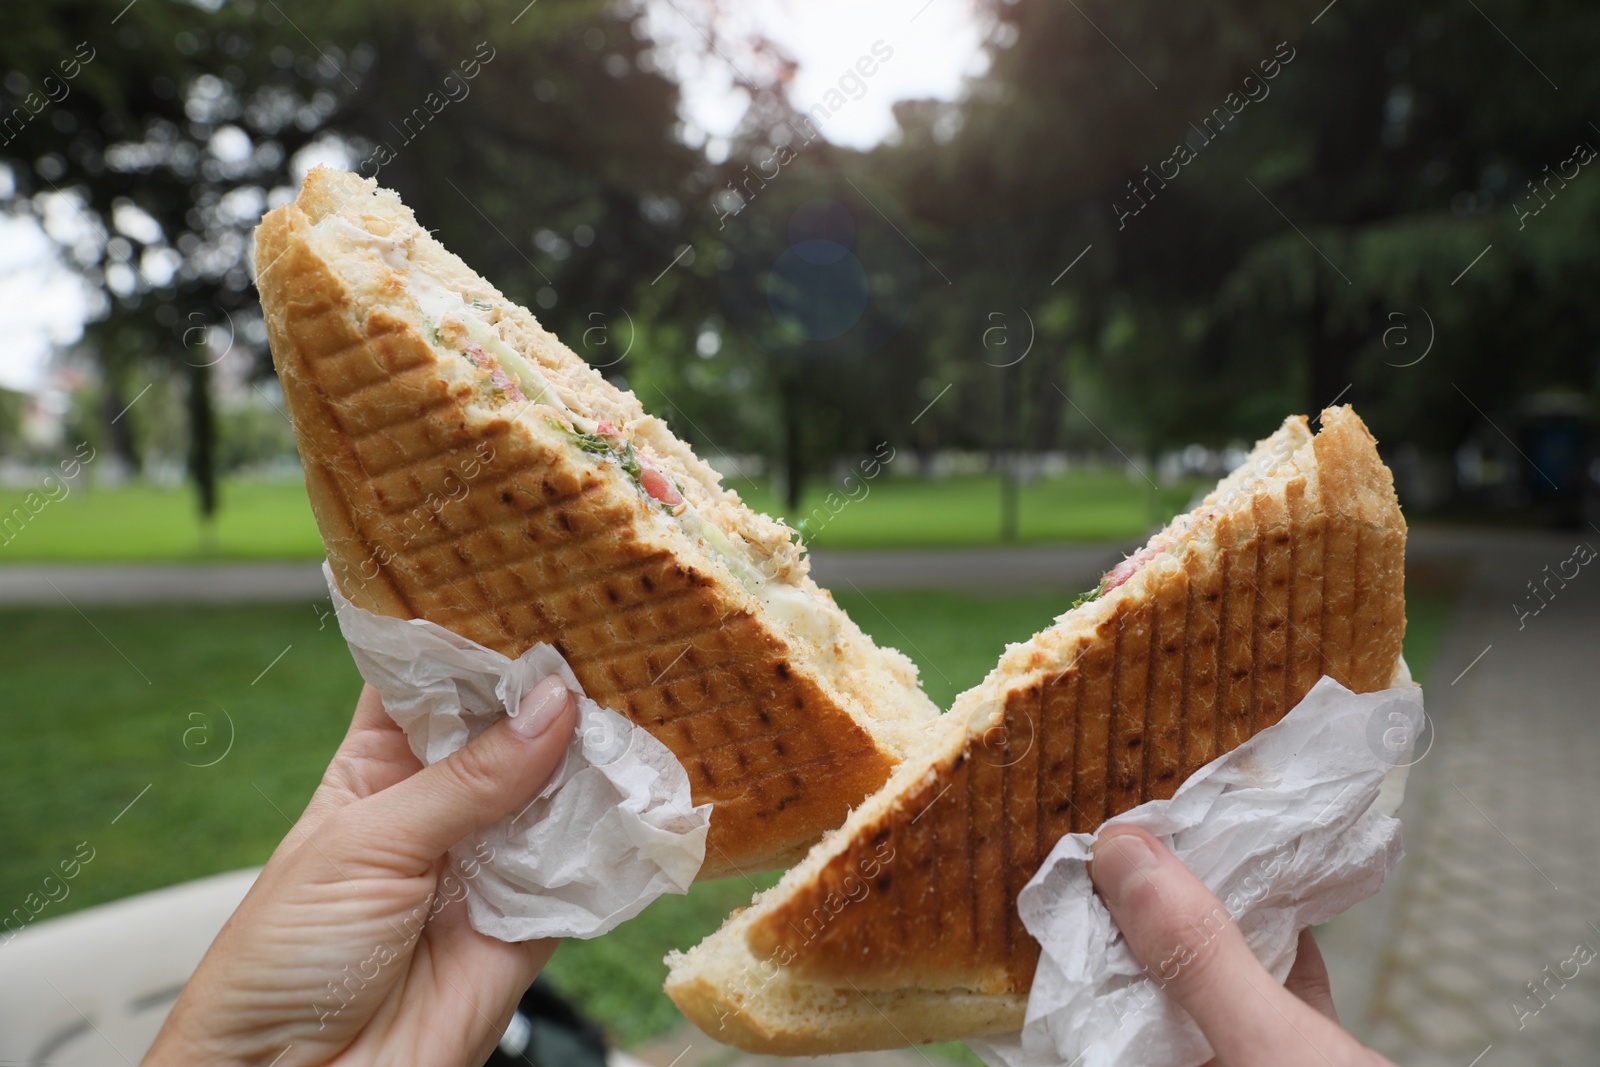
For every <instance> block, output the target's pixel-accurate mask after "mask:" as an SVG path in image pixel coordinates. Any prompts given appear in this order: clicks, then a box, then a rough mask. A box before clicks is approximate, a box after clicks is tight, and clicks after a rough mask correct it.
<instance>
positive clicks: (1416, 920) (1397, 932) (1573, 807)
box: [1336, 530, 1600, 1067]
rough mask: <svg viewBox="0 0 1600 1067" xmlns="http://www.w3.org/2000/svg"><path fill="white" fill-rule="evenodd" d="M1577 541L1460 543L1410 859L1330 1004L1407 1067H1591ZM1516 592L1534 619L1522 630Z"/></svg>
mask: <svg viewBox="0 0 1600 1067" xmlns="http://www.w3.org/2000/svg"><path fill="white" fill-rule="evenodd" d="M1580 542H1587V543H1588V544H1589V545H1592V546H1594V547H1595V548H1596V549H1600V531H1593V530H1589V531H1585V532H1584V533H1582V534H1577V533H1575V534H1571V535H1565V536H1554V535H1551V536H1526V535H1524V536H1519V537H1514V538H1511V537H1489V538H1484V537H1478V538H1476V539H1474V538H1470V537H1464V538H1463V539H1462V541H1461V543H1460V545H1459V546H1458V547H1462V548H1466V549H1468V550H1469V551H1470V552H1471V555H1472V560H1473V565H1472V572H1471V577H1470V580H1469V585H1468V588H1467V590H1466V592H1465V594H1464V601H1463V605H1462V610H1461V612H1460V615H1459V616H1458V621H1457V623H1456V626H1455V628H1454V631H1453V633H1452V634H1451V635H1450V637H1449V638H1448V640H1447V642H1446V644H1445V646H1444V647H1443V648H1442V649H1441V651H1440V654H1439V656H1438V657H1437V661H1436V664H1435V667H1434V670H1433V676H1432V677H1431V678H1428V679H1425V680H1424V685H1425V688H1426V692H1427V704H1428V713H1429V716H1430V717H1431V719H1432V721H1433V724H1434V729H1435V735H1436V737H1435V742H1434V745H1433V748H1432V749H1431V750H1430V751H1429V753H1428V755H1427V756H1426V757H1425V758H1424V759H1423V760H1422V761H1421V762H1420V763H1418V764H1417V766H1416V767H1415V768H1414V772H1413V777H1412V779H1411V783H1410V789H1409V791H1408V795H1407V798H1406V803H1405V807H1404V808H1403V809H1402V818H1403V820H1404V821H1405V823H1406V842H1407V850H1408V856H1407V859H1406V861H1405V863H1404V864H1403V865H1402V867H1401V874H1400V877H1399V878H1397V879H1396V880H1395V882H1393V883H1392V884H1391V885H1390V886H1389V887H1386V888H1385V890H1384V892H1383V893H1382V894H1380V895H1379V897H1378V898H1375V900H1374V901H1369V902H1368V905H1373V906H1374V907H1373V908H1372V909H1371V910H1372V912H1373V914H1374V915H1375V917H1376V919H1377V921H1375V922H1369V923H1367V924H1366V925H1367V929H1366V930H1365V931H1363V933H1364V935H1365V936H1363V937H1361V938H1360V940H1363V941H1366V942H1368V943H1370V944H1371V947H1372V948H1374V949H1377V950H1378V951H1377V952H1375V953H1373V956H1372V963H1371V965H1370V968H1369V969H1368V971H1367V976H1368V977H1369V979H1370V980H1369V981H1367V982H1365V983H1363V984H1362V986H1358V987H1356V988H1345V989H1342V990H1336V992H1338V993H1339V994H1341V998H1342V999H1340V1001H1339V1003H1340V1005H1341V1009H1342V1010H1343V1012H1344V1013H1345V1017H1346V1020H1347V1022H1348V1023H1349V1024H1350V1025H1351V1026H1352V1028H1354V1029H1356V1030H1357V1031H1358V1032H1360V1033H1361V1034H1362V1035H1363V1036H1364V1037H1365V1038H1366V1039H1367V1040H1368V1041H1369V1042H1370V1043H1371V1044H1372V1045H1373V1047H1375V1048H1376V1049H1378V1050H1379V1051H1380V1052H1383V1053H1384V1054H1385V1055H1387V1056H1389V1057H1390V1058H1391V1059H1393V1060H1394V1061H1395V1062H1396V1063H1400V1064H1405V1065H1406V1067H1434V1065H1438V1067H1469V1065H1476V1067H1504V1065H1511V1064H1516V1065H1527V1067H1575V1065H1578V1064H1584V1065H1592V1064H1594V1063H1596V1062H1600V955H1597V953H1600V925H1597V924H1600V862H1597V860H1600V562H1594V563H1590V564H1588V565H1582V564H1581V563H1580V562H1579V560H1581V559H1582V558H1583V556H1578V557H1574V555H1573V549H1574V546H1575V545H1576V544H1578V543H1580ZM1569 560H1570V562H1568V561H1569ZM1547 567H1548V570H1547V569H1546V568H1547ZM1561 574H1565V575H1566V576H1567V580H1565V581H1563V580H1562V578H1561V577H1560V575H1561ZM1574 574H1575V575H1576V576H1575V577H1574V576H1573V575H1574ZM1547 579H1548V582H1547V581H1546V580H1547ZM1529 582H1533V583H1535V585H1538V586H1540V589H1541V594H1542V595H1543V597H1544V599H1545V600H1546V601H1548V606H1546V607H1544V608H1542V609H1541V610H1539V611H1538V613H1537V614H1529V615H1528V616H1527V617H1526V618H1520V619H1519V612H1523V611H1529V610H1530V609H1531V608H1538V607H1539V605H1540V601H1539V600H1536V599H1534V598H1533V596H1532V594H1531V592H1530V589H1529V585H1528V583H1529ZM1545 588H1548V590H1549V592H1544V589H1545ZM1368 905H1363V907H1364V908H1366V907H1367V906H1368ZM1353 915H1354V913H1352V916H1353ZM1336 930H1337V928H1336ZM1374 935H1375V936H1374ZM1580 945H1581V946H1583V947H1582V948H1581V949H1580V948H1579V946H1580ZM1585 960H1586V961H1587V962H1583V961H1585ZM1530 983H1532V985H1530ZM1363 986H1364V987H1363ZM1535 990H1536V993H1535V992H1534V991H1535Z"/></svg>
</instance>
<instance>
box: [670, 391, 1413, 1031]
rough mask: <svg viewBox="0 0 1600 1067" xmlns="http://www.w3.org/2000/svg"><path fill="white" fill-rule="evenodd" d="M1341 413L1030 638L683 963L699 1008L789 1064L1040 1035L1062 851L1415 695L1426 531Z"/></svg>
mask: <svg viewBox="0 0 1600 1067" xmlns="http://www.w3.org/2000/svg"><path fill="white" fill-rule="evenodd" d="M1322 420H1323V425H1324V429H1323V432H1322V433H1321V434H1319V435H1317V436H1316V437H1315V438H1313V437H1312V436H1311V434H1310V432H1309V429H1308V427H1307V425H1306V420H1305V419H1304V418H1302V417H1296V418H1292V419H1290V420H1288V421H1287V422H1286V423H1285V424H1284V426H1283V427H1282V429H1280V430H1279V431H1278V432H1277V433H1275V434H1273V435H1272V436H1271V437H1269V438H1267V439H1265V440H1263V441H1262V442H1260V443H1259V444H1258V445H1257V447H1256V449H1255V450H1254V452H1252V454H1251V456H1250V458H1249V459H1248V460H1247V462H1246V464H1245V466H1244V467H1242V468H1241V469H1240V470H1239V471H1237V472H1235V473H1234V474H1233V475H1230V476H1229V477H1228V478H1227V479H1224V481H1223V482H1222V483H1221V484H1220V485H1219V486H1218V489H1217V491H1216V492H1214V493H1212V494H1211V495H1210V496H1208V497H1207V498H1206V501H1205V502H1204V503H1203V504H1202V505H1201V506H1200V507H1199V508H1197V509H1196V510H1195V511H1193V512H1191V513H1189V514H1187V515H1183V516H1179V517H1178V518H1177V519H1175V520H1174V521H1173V523H1172V524H1171V525H1169V526H1168V527H1167V528H1166V529H1164V530H1162V531H1161V532H1160V533H1158V534H1156V535H1155V536H1154V537H1153V538H1151V540H1150V542H1149V544H1148V545H1147V546H1146V548H1145V549H1144V550H1142V551H1141V552H1139V553H1136V554H1135V555H1134V556H1132V557H1130V560H1129V563H1130V564H1131V565H1130V566H1124V567H1119V568H1116V569H1114V570H1113V572H1112V574H1113V575H1117V576H1119V577H1120V578H1121V584H1117V585H1115V586H1114V587H1111V588H1107V589H1106V590H1105V591H1104V592H1103V594H1102V595H1101V596H1099V597H1098V598H1097V599H1095V600H1092V601H1090V602H1088V603H1085V604H1082V605H1081V606H1079V607H1076V608H1074V609H1071V610H1069V611H1067V612H1066V613H1065V614H1063V615H1062V616H1060V617H1059V618H1058V619H1057V620H1056V623H1055V625H1053V626H1052V627H1050V628H1049V629H1046V630H1045V631H1043V632H1041V633H1039V634H1038V635H1036V636H1035V637H1033V638H1032V639H1031V640H1029V641H1027V642H1024V643H1021V644H1016V645H1012V646H1010V647H1009V648H1008V649H1007V651H1006V652H1005V654H1004V655H1003V656H1002V657H1001V659H1000V661H999V663H998V664H997V665H996V667H995V668H994V670H993V671H991V672H990V674H989V675H988V677H987V678H985V679H984V681H983V682H982V683H981V684H979V685H978V686H976V687H975V688H973V689H971V690H968V691H967V692H966V693H963V694H962V695H961V696H960V697H958V698H957V700H956V702H955V705H954V707H953V708H952V710H951V711H950V712H949V713H948V714H947V715H946V716H945V719H944V721H943V722H942V723H941V724H940V727H939V728H938V729H937V730H936V731H932V732H930V735H929V737H928V740H927V742H926V744H925V746H924V747H923V748H921V749H920V750H919V751H917V752H915V753H913V754H912V755H910V756H909V757H908V758H907V759H906V761H905V762H904V763H903V764H901V766H900V767H899V768H898V769H897V770H896V772H895V773H894V775H893V776H892V777H891V778H890V780H889V782H888V783H887V784H886V785H885V786H884V787H883V788H882V789H881V790H879V791H878V792H877V793H875V794H874V795H873V796H872V797H870V798H869V799H868V800H867V801H866V802H865V803H864V804H862V806H861V807H859V808H857V809H856V810H855V811H853V812H852V813H851V815H850V818H849V819H848V820H846V822H845V824H844V826H842V827H840V828H839V829H838V830H837V831H834V832H833V833H831V834H829V835H828V836H827V837H825V838H824V839H823V841H822V842H821V843H819V844H818V845H817V846H816V847H815V848H814V849H813V850H812V851H811V853H810V855H809V856H808V857H807V858H806V859H805V860H804V862H802V863H801V864H800V865H799V866H797V867H795V868H794V869H793V870H791V871H789V872H788V874H786V875H785V876H784V878H783V879H782V880H781V881H780V882H779V883H778V885H776V886H775V887H773V888H772V889H770V890H768V891H767V892H765V893H763V894H760V895H758V896H757V897H756V899H755V901H754V902H753V903H752V905H751V907H749V908H747V909H744V910H742V911H740V912H738V913H736V914H735V915H734V916H733V917H732V918H730V920H729V921H728V922H727V923H726V924H724V926H723V927H722V928H721V929H719V930H718V931H716V932H715V933H714V934H712V935H711V937H709V938H707V939H706V940H705V941H704V942H702V943H701V944H700V945H698V946H696V947H695V948H693V949H691V950H690V951H689V952H687V953H673V954H672V955H671V956H669V957H668V965H669V968H670V973H669V975H668V978H667V983H666V990H667V993H668V995H669V996H671V997H672V999H673V1001H674V1002H675V1003H676V1004H677V1005H678V1007H679V1008H680V1009H681V1010H682V1011H683V1012H684V1014H685V1015H687V1016H688V1017H689V1018H690V1019H691V1020H692V1021H693V1022H695V1024H696V1025H698V1026H699V1027H700V1028H701V1029H703V1030H704V1031H705V1032H706V1033H707V1034H709V1035H711V1036H712V1037H714V1038H716V1039H717V1040H719V1041H723V1042H727V1043H729V1044H733V1045H737V1046H739V1047H741V1048H745V1049H749V1050H751V1051H755V1052H764V1053H774V1054H783V1055H802V1054H805V1055H817V1054H824V1053H832V1052H844V1051H852V1050H863V1049H873V1048H888V1047H895V1046H902V1045H908V1044H918V1043H925V1042H933V1041H946V1040H956V1039H962V1038H968V1037H976V1036H982V1035H985V1034H994V1033H1004V1032H1008V1031H1013V1030H1016V1029H1018V1028H1020V1026H1021V1024H1022V1020H1023V1015H1024V1012H1025V1010H1026V1005H1027V993H1028V989H1029V987H1030V985H1031V982H1032V974H1033V968H1034V965H1035V964H1036V963H1037V954H1038V945H1037V943H1035V942H1034V941H1033V940H1032V938H1031V937H1030V936H1029V935H1028V934H1027V932H1026V930H1025V929H1024V928H1023V927H1022V925H1021V922H1020V920H1019V919H1018V918H1017V915H1016V907H1015V900H1016V894H1017V893H1018V892H1019V891H1020V889H1021V887H1022V885H1023V884H1025V883H1026V881H1027V880H1028V878H1030V877H1032V875H1033V873H1034V871H1035V870H1037V868H1038V864H1039V863H1040V862H1042V860H1043V858H1044V856H1045V855H1047V854H1048V852H1049V850H1050V848H1052V847H1053V846H1054V844H1055V842H1056V841H1057V840H1058V839H1059V838H1060V837H1061V835H1062V834H1063V833H1066V832H1068V831H1073V832H1091V831H1093V830H1094V829H1096V828H1097V827H1098V826H1099V825H1100V823H1101V822H1103V821H1104V820H1105V819H1106V818H1109V817H1111V816H1113V815H1116V814H1119V813H1120V812H1122V811H1126V810H1128V809H1129V808H1132V807H1134V806H1136V805H1137V804H1139V803H1142V802H1144V801H1145V800H1148V799H1152V798H1158V797H1170V796H1171V795H1172V793H1173V792H1174V791H1175V790H1176V789H1177V786H1178V785H1179V784H1180V783H1181V782H1182V781H1183V780H1184V779H1185V778H1187V777H1188V776H1189V775H1190V774H1192V773H1193V772H1194V771H1195V770H1197V769H1199V767H1201V766H1203V765H1204V764H1205V763H1207V762H1209V761H1210V760H1211V759H1212V758H1214V757H1215V756H1216V755H1219V754H1221V753H1222V752H1225V751H1227V750H1229V749H1231V748H1233V747H1236V746H1237V745H1238V744H1240V743H1242V742H1243V741H1244V740H1246V739H1247V738H1248V737H1250V736H1252V735H1253V734H1254V733H1256V732H1259V731H1260V730H1261V729H1265V728H1266V727H1267V726H1269V725H1271V724H1272V723H1274V722H1276V721H1277V720H1278V719H1279V718H1281V717H1282V715H1283V714H1286V713H1287V712H1288V710H1289V709H1290V708H1291V707H1292V706H1293V705H1294V704H1295V703H1297V702H1298V701H1299V699H1300V697H1301V696H1303V695H1304V693H1305V692H1306V691H1307V690H1309V689H1310V687H1311V685H1312V684H1314V683H1315V681H1316V679H1317V677H1319V676H1320V675H1322V674H1324V673H1326V674H1329V675H1331V676H1332V677H1334V678H1335V679H1336V680H1338V681H1340V682H1341V683H1342V684H1344V685H1345V686H1346V687H1348V688H1350V689H1352V690H1354V691H1356V692H1370V691H1373V690H1376V689H1380V688H1383V687H1385V686H1387V685H1388V684H1389V683H1390V680H1391V678H1392V677H1393V673H1394V670H1395V666H1396V664H1397V662H1398V660H1399V654H1400V642H1401V639H1402V637H1403V634H1404V592H1403V587H1404V572H1403V565H1404V543H1405V526H1404V520H1403V519H1402V518H1401V516H1400V514H1399V509H1398V506H1397V504H1396V502H1395V498H1394V492H1393V487H1392V482H1391V480H1390V478H1389V475H1388V471H1387V470H1386V469H1385V468H1384V467H1383V466H1382V463H1381V461H1379V459H1378V457H1377V453H1376V449H1375V448H1374V445H1373V441H1372V438H1371V435H1370V434H1368V433H1367V431H1366V428H1365V426H1364V425H1362V423H1361V420H1360V419H1359V418H1358V417H1357V416H1356V415H1355V414H1354V412H1352V411H1350V409H1348V408H1339V409H1330V410H1329V411H1325V412H1324V413H1323V415H1322ZM1246 598H1248V604H1247V606H1246V604H1245V603H1244V601H1245V599H1246ZM1230 606H1231V608H1232V614H1233V616H1234V617H1232V618H1229V615H1230Z"/></svg>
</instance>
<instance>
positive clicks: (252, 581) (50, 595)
mask: <svg viewBox="0 0 1600 1067" xmlns="http://www.w3.org/2000/svg"><path fill="white" fill-rule="evenodd" d="M1135 547H1137V546H1135V545H1131V544H1129V545H1123V544H1119V543H1104V544H1090V545H1023V546H1019V547H1016V548H954V549H882V550H877V549H875V550H868V551H854V552H829V551H826V550H822V551H817V552H813V553H812V554H811V573H812V575H813V576H814V577H815V578H816V579H817V581H819V582H821V583H822V584H823V585H824V586H827V587H829V588H832V589H836V590H839V591H848V590H849V589H850V587H851V586H852V585H854V586H857V587H859V588H862V589H950V590H959V591H965V592H983V591H992V592H1006V593H1016V592H1042V593H1048V592H1052V591H1059V592H1070V593H1078V592H1082V591H1083V590H1084V589H1086V588H1088V587H1090V586H1092V585H1094V584H1095V582H1097V581H1099V579H1100V576H1101V575H1102V574H1104V573H1105V572H1106V571H1107V570H1109V569H1110V568H1111V567H1112V566H1114V565H1115V564H1116V562H1117V561H1118V560H1119V559H1121V558H1122V556H1123V554H1124V553H1125V552H1127V551H1132V550H1133V548H1135ZM327 592H328V590H327V586H325V585H324V584H323V581H322V564H321V563H312V562H279V563H84V564H70V563H48V564H27V563H23V564H9V565H6V566H0V604H55V605H58V606H59V605H62V604H63V603H65V602H71V603H73V604H136V603H142V604H148V603H154V602H180V603H248V602H262V601H300V600H316V599H319V598H321V597H324V596H326V595H327Z"/></svg>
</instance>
